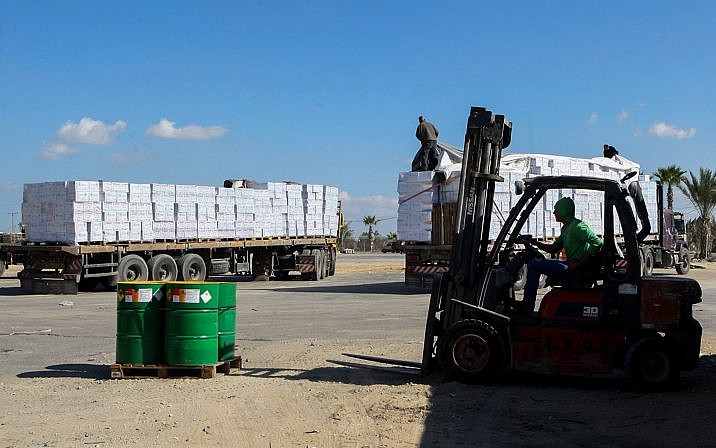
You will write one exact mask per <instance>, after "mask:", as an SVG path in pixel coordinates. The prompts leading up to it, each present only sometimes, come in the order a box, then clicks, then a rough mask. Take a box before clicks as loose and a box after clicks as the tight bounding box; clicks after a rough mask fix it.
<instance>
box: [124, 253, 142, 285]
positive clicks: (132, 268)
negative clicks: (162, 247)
mask: <svg viewBox="0 0 716 448" xmlns="http://www.w3.org/2000/svg"><path fill="white" fill-rule="evenodd" d="M147 278H149V267H148V266H147V263H146V262H145V261H144V259H143V258H142V257H140V256H139V255H136V254H129V255H126V256H124V257H122V259H121V260H119V265H118V266H117V280H118V281H120V282H140V281H145V280H146V279H147Z"/></svg>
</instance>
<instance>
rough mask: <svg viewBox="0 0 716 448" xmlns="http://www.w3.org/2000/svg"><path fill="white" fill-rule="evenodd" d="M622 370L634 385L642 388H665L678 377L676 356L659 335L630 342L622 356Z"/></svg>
mask: <svg viewBox="0 0 716 448" xmlns="http://www.w3.org/2000/svg"><path fill="white" fill-rule="evenodd" d="M624 371H625V372H626V374H627V376H628V377H629V380H630V381H631V383H632V384H633V385H634V386H635V387H637V388H639V389H644V390H660V389H664V388H667V387H668V386H671V385H672V384H673V383H674V382H675V381H676V380H677V379H678V377H679V366H678V363H677V361H676V358H675V356H674V354H673V353H672V351H671V350H670V349H669V347H668V346H667V344H666V343H665V342H664V340H663V338H662V337H660V336H652V337H646V338H643V339H640V340H638V341H637V342H635V343H634V344H632V346H631V347H629V350H627V354H626V357H625V358H624Z"/></svg>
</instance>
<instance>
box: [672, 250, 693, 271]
mask: <svg viewBox="0 0 716 448" xmlns="http://www.w3.org/2000/svg"><path fill="white" fill-rule="evenodd" d="M690 269H691V258H689V251H688V250H687V249H686V248H685V247H684V248H682V249H681V250H680V251H679V262H678V263H677V264H676V272H677V273H679V274H681V275H685V274H688V273H689V270H690Z"/></svg>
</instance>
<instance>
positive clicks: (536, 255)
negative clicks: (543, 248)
mask: <svg viewBox="0 0 716 448" xmlns="http://www.w3.org/2000/svg"><path fill="white" fill-rule="evenodd" d="M530 238H532V235H520V236H518V237H517V242H518V243H520V244H522V245H523V246H525V248H524V250H523V252H524V254H525V263H527V262H529V261H531V260H534V259H537V260H544V259H545V256H544V254H543V253H542V252H540V251H539V250H537V248H536V247H534V246H533V245H532V243H530V242H529V239H530Z"/></svg>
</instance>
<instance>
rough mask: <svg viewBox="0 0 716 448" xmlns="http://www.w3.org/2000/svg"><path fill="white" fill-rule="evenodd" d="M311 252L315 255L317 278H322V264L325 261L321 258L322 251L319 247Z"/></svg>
mask: <svg viewBox="0 0 716 448" xmlns="http://www.w3.org/2000/svg"><path fill="white" fill-rule="evenodd" d="M313 253H314V254H315V255H316V270H317V271H318V279H319V280H323V277H324V275H323V274H324V271H325V270H324V269H323V265H324V264H325V261H324V259H323V251H322V250H321V249H314V250H313Z"/></svg>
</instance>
